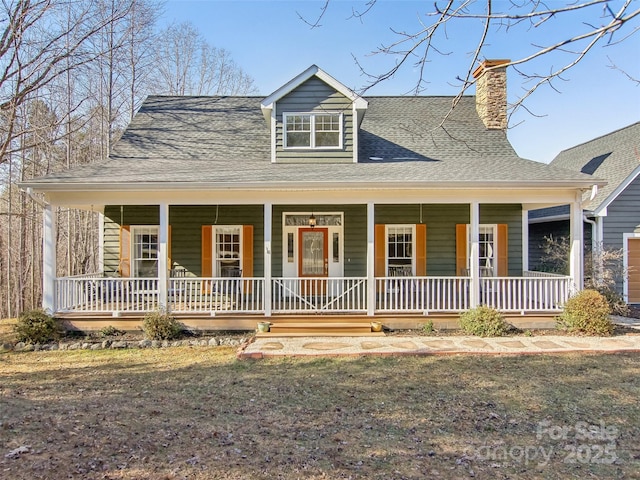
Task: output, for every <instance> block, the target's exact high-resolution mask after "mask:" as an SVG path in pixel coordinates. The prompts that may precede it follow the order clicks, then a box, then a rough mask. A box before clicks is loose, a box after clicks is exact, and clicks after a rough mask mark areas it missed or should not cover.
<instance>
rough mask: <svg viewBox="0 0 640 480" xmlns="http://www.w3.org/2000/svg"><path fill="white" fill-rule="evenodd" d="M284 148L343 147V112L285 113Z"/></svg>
mask: <svg viewBox="0 0 640 480" xmlns="http://www.w3.org/2000/svg"><path fill="white" fill-rule="evenodd" d="M283 122H284V148H306V149H312V148H342V114H341V113H303V114H286V113H285V114H284V115H283Z"/></svg>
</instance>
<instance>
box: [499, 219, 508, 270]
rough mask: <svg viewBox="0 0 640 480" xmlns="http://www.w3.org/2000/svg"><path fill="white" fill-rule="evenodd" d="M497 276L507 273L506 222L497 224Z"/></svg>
mask: <svg viewBox="0 0 640 480" xmlns="http://www.w3.org/2000/svg"><path fill="white" fill-rule="evenodd" d="M497 248H498V276H499V277H506V276H508V275H509V235H508V225H507V224H506V223H500V224H498V245H497Z"/></svg>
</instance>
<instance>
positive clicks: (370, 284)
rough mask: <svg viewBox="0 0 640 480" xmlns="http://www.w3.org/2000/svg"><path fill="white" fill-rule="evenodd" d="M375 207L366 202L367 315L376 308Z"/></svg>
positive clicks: (370, 314)
mask: <svg viewBox="0 0 640 480" xmlns="http://www.w3.org/2000/svg"><path fill="white" fill-rule="evenodd" d="M374 239H375V207H374V204H373V202H369V203H367V315H368V316H370V317H373V315H374V314H375V310H376V308H375V307H376V274H375V250H374V244H373V242H374Z"/></svg>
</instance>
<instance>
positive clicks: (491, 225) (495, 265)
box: [467, 223, 498, 277]
mask: <svg viewBox="0 0 640 480" xmlns="http://www.w3.org/2000/svg"><path fill="white" fill-rule="evenodd" d="M483 228H485V229H488V228H491V229H492V233H493V247H492V249H493V255H492V256H491V261H492V266H491V276H492V277H497V276H498V224H497V223H481V224H479V225H478V234H480V233H481V232H480V230H481V229H483ZM479 243H480V239H478V245H479ZM479 255H480V252H478V261H479V263H480V260H482V259H481V258H480V256H479ZM485 258H486V257H485ZM478 267H479V268H480V269H483V268H484V269H486V268H487V267H483V266H481V265H478ZM467 269H468V270H469V269H471V225H470V224H468V223H467ZM483 276H486V275H483Z"/></svg>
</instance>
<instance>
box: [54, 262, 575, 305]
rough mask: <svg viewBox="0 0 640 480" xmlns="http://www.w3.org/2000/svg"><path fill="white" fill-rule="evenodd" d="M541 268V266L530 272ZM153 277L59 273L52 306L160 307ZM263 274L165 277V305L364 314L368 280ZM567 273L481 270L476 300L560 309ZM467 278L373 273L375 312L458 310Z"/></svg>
mask: <svg viewBox="0 0 640 480" xmlns="http://www.w3.org/2000/svg"><path fill="white" fill-rule="evenodd" d="M535 273H536V274H537V273H542V272H535ZM158 286H159V285H158V279H157V278H118V277H103V276H102V274H95V275H80V276H75V277H64V278H58V279H57V282H56V302H57V303H56V305H57V310H58V311H59V312H63V313H67V312H79V313H81V312H88V313H89V312H96V313H117V312H148V311H152V310H155V309H157V308H158V307H159V289H158ZM265 287H266V285H265V279H264V278H247V277H240V278H237V277H233V278H228V277H224V278H190V277H180V278H170V279H169V281H168V290H167V293H168V297H167V307H168V309H169V310H170V311H173V312H177V313H178V312H179V313H210V314H212V315H215V314H217V313H264V312H265V311H266V307H267V304H266V302H267V301H269V302H270V305H271V311H272V312H273V313H365V312H366V311H367V279H366V278H364V277H337V278H273V279H272V289H271V290H272V294H271V297H270V298H268V299H267V298H266V296H265V291H266V289H265ZM571 288H572V285H571V279H570V278H569V277H564V276H560V275H553V274H543V275H535V274H534V275H530V274H529V273H528V272H527V273H525V274H524V275H523V276H522V277H482V278H481V279H480V286H479V291H480V297H479V304H483V305H488V306H491V307H494V308H497V309H499V310H502V311H508V312H514V311H517V312H527V311H536V312H551V311H559V310H560V309H561V308H562V305H563V304H564V303H565V302H566V300H567V299H568V298H569V295H570V293H571V291H572V290H571ZM470 291H471V279H470V278H469V277H379V278H376V279H375V293H376V295H375V305H374V311H375V312H376V313H392V312H396V313H402V312H405V313H425V314H426V313H429V312H460V311H464V310H467V309H468V308H470V306H471V297H470Z"/></svg>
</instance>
